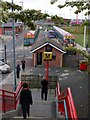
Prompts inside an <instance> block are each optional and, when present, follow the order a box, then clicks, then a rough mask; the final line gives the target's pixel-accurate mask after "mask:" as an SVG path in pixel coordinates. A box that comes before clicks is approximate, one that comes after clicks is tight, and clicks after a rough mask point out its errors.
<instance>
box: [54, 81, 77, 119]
mask: <svg viewBox="0 0 90 120" xmlns="http://www.w3.org/2000/svg"><path fill="white" fill-rule="evenodd" d="M56 94H57V97H58V101H60V100H65V101H66V107H67V112H68V118H69V119H72V120H74V119H75V120H78V116H77V112H76V108H75V105H74V101H73V97H72V94H71V90H70V88H67V90H65V91H63V92H62V93H60V86H59V82H58V83H57V93H56ZM58 111H60V112H61V113H62V114H63V115H64V116H65V110H64V104H63V103H62V102H58Z"/></svg>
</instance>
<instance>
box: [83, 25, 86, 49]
mask: <svg viewBox="0 0 90 120" xmlns="http://www.w3.org/2000/svg"><path fill="white" fill-rule="evenodd" d="M85 41H86V25H85V26H84V42H83V47H84V48H86V46H85Z"/></svg>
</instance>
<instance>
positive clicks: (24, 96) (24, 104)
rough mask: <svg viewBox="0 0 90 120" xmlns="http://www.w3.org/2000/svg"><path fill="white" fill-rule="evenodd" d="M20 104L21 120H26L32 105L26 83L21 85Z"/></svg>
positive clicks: (30, 94)
mask: <svg viewBox="0 0 90 120" xmlns="http://www.w3.org/2000/svg"><path fill="white" fill-rule="evenodd" d="M20 104H21V108H22V113H23V118H24V119H26V118H27V115H28V117H29V115H30V105H32V104H33V100H32V93H31V90H30V89H29V88H28V84H27V83H23V89H22V91H21V93H20Z"/></svg>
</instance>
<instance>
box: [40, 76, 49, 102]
mask: <svg viewBox="0 0 90 120" xmlns="http://www.w3.org/2000/svg"><path fill="white" fill-rule="evenodd" d="M48 84H49V83H48V80H46V79H45V77H44V78H43V80H42V81H41V99H42V100H43V98H44V95H45V100H47V93H48Z"/></svg>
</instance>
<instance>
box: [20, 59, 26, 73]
mask: <svg viewBox="0 0 90 120" xmlns="http://www.w3.org/2000/svg"><path fill="white" fill-rule="evenodd" d="M21 63H22V70H23V71H24V70H25V60H24V59H23V60H22V61H21Z"/></svg>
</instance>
